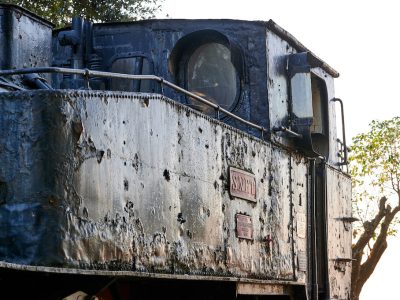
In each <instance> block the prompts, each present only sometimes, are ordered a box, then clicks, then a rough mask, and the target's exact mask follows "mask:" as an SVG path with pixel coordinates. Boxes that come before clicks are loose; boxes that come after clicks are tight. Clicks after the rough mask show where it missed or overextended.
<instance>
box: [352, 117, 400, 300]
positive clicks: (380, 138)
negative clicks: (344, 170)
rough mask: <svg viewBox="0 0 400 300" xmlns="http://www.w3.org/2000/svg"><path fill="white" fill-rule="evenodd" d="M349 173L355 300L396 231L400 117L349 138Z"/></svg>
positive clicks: (399, 199)
mask: <svg viewBox="0 0 400 300" xmlns="http://www.w3.org/2000/svg"><path fill="white" fill-rule="evenodd" d="M351 150H352V151H351V155H350V162H351V164H350V173H351V175H352V176H353V204H354V207H353V208H354V213H355V214H356V217H358V218H360V220H361V222H360V224H359V225H358V226H355V229H354V237H355V238H356V243H355V244H354V245H353V259H354V261H353V270H352V276H351V277H352V291H351V292H352V299H353V300H358V299H359V295H360V292H361V289H362V287H363V286H364V284H365V282H366V281H367V280H368V278H369V277H370V276H371V274H372V273H373V271H374V270H375V267H376V265H377V264H378V262H379V260H380V258H381V257H382V255H383V253H384V252H385V250H386V248H387V241H386V238H387V236H388V235H391V234H395V233H396V227H395V225H396V224H397V220H396V215H397V213H398V212H399V211H400V117H395V118H393V119H391V120H387V121H373V122H372V123H371V124H370V131H369V132H367V133H364V134H359V135H357V136H356V137H355V138H354V139H353V144H352V147H351Z"/></svg>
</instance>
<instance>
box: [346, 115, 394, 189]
mask: <svg viewBox="0 0 400 300" xmlns="http://www.w3.org/2000/svg"><path fill="white" fill-rule="evenodd" d="M370 128H371V130H370V131H369V132H368V133H364V134H359V135H357V136H356V137H355V138H354V139H353V145H352V147H351V155H350V161H351V163H352V164H351V168H350V172H351V175H352V176H353V177H354V178H355V179H356V180H357V181H356V184H362V183H363V181H364V180H365V178H366V177H367V178H368V179H369V180H370V183H371V184H372V186H373V187H377V188H379V190H380V192H385V191H387V190H388V189H389V190H393V191H395V192H396V193H397V192H398V191H399V179H400V117H395V118H393V119H391V120H387V121H372V123H371V124H370Z"/></svg>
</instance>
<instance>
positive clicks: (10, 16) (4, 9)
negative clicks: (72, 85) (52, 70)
mask: <svg viewBox="0 0 400 300" xmlns="http://www.w3.org/2000/svg"><path fill="white" fill-rule="evenodd" d="M51 31H52V25H51V24H50V23H48V22H46V21H44V20H43V19H41V18H39V17H37V16H35V15H33V14H31V13H29V12H27V11H26V10H24V9H22V8H20V7H17V6H14V5H9V4H0V68H1V69H14V68H23V67H37V66H48V65H50V64H51V59H52V55H51V48H50V47H51Z"/></svg>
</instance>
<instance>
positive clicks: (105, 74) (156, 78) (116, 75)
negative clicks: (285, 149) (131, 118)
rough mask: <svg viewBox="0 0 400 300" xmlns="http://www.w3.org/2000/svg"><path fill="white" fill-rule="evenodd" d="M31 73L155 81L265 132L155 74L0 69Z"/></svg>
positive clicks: (2, 72) (7, 72)
mask: <svg viewBox="0 0 400 300" xmlns="http://www.w3.org/2000/svg"><path fill="white" fill-rule="evenodd" d="M31 73H60V74H75V75H82V76H83V77H85V78H86V79H88V78H89V77H91V76H92V77H107V78H119V79H130V80H152V81H157V82H159V83H160V84H162V85H165V86H168V87H170V88H172V89H174V90H175V91H178V92H180V93H182V94H185V95H187V96H189V97H192V98H194V99H196V100H198V101H200V102H201V103H204V104H206V105H208V106H211V107H212V108H214V109H215V110H216V111H217V112H222V113H224V114H226V115H227V116H229V117H231V118H233V119H235V120H237V121H239V122H241V123H243V124H246V125H248V126H250V127H253V128H256V129H258V130H260V131H261V136H263V135H264V132H267V130H266V129H265V128H264V127H262V126H260V125H257V124H254V123H252V122H249V121H247V120H245V119H242V118H241V117H238V116H237V115H235V114H233V113H231V112H230V111H228V110H226V109H223V108H222V107H221V106H219V105H218V104H215V103H213V102H211V101H209V100H207V99H205V98H203V97H200V96H198V95H196V94H194V93H192V92H189V91H187V90H185V89H183V88H181V87H180V86H177V85H176V84H173V83H172V82H169V81H167V80H164V79H163V78H162V77H159V76H155V75H131V74H122V73H113V72H104V71H95V70H89V69H71V68H60V67H38V68H26V69H15V70H0V76H8V75H21V74H31Z"/></svg>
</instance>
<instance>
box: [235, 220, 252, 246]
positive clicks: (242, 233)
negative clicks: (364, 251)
mask: <svg viewBox="0 0 400 300" xmlns="http://www.w3.org/2000/svg"><path fill="white" fill-rule="evenodd" d="M236 236H237V237H238V238H241V239H246V240H253V222H252V220H251V217H250V216H246V215H242V214H236Z"/></svg>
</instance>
